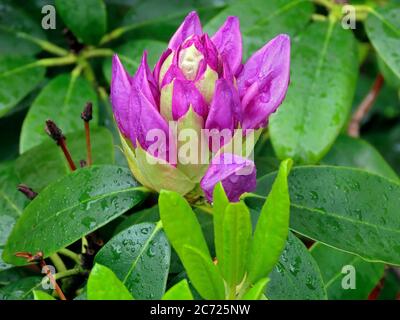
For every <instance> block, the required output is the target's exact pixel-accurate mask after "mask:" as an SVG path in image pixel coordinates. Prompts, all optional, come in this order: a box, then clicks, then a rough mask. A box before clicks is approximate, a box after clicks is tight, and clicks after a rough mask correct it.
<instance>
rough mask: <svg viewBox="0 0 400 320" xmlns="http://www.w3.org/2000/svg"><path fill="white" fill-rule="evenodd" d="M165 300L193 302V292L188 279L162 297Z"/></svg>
mask: <svg viewBox="0 0 400 320" xmlns="http://www.w3.org/2000/svg"><path fill="white" fill-rule="evenodd" d="M162 299H163V300H193V294H192V291H191V290H190V288H189V283H188V281H187V280H186V279H183V280H181V281H179V282H178V283H177V284H175V285H174V286H173V287H171V288H170V289H169V290H168V291H167V292H166V293H165V294H164V296H163V297H162Z"/></svg>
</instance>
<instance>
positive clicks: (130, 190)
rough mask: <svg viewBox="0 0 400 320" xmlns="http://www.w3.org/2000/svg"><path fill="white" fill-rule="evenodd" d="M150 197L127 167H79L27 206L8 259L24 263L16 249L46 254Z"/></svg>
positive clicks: (5, 254)
mask: <svg viewBox="0 0 400 320" xmlns="http://www.w3.org/2000/svg"><path fill="white" fill-rule="evenodd" d="M145 197H146V191H145V189H144V188H142V187H138V185H137V182H136V181H135V180H134V179H133V178H132V175H131V173H130V171H129V170H128V169H126V168H122V167H116V166H108V165H107V166H92V167H87V168H83V169H79V170H77V171H75V172H74V173H72V174H70V175H67V176H65V177H63V178H61V179H59V180H57V181H56V182H54V183H53V184H50V185H49V186H48V187H46V188H45V189H44V190H43V191H42V192H41V193H40V194H39V195H38V196H37V197H36V198H35V199H34V200H32V201H31V202H30V203H29V205H28V206H27V207H26V208H25V210H24V212H23V214H22V216H21V217H20V218H19V219H18V221H17V224H16V225H15V227H14V229H13V231H12V232H11V235H10V236H9V238H8V241H7V244H6V246H5V248H4V252H3V259H4V261H6V262H8V263H11V264H14V265H24V264H26V261H25V260H24V259H21V258H18V257H15V256H14V254H15V252H20V251H27V252H37V251H43V253H44V256H45V257H48V256H50V255H52V254H53V253H55V252H57V251H58V250H59V249H61V248H64V247H66V246H68V245H70V244H72V243H73V242H75V241H77V240H78V239H80V238H82V237H83V236H85V235H87V234H89V233H92V232H93V231H94V230H96V229H98V228H100V227H102V226H103V225H105V224H107V223H108V222H110V221H111V220H113V219H115V218H117V217H118V216H120V215H121V214H123V213H124V212H126V211H127V210H129V209H130V208H132V207H134V206H135V205H137V204H139V203H140V202H141V201H142V200H143V199H144V198H145Z"/></svg>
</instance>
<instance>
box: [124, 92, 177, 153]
mask: <svg viewBox="0 0 400 320" xmlns="http://www.w3.org/2000/svg"><path fill="white" fill-rule="evenodd" d="M129 102H130V104H129V112H130V114H129V119H130V133H131V134H130V139H131V142H132V144H133V145H134V146H136V141H138V142H139V144H140V146H141V147H142V148H143V149H144V150H148V149H149V147H150V146H152V145H153V143H154V142H156V141H155V140H157V138H154V136H152V135H148V134H150V133H154V134H157V136H163V137H165V141H164V142H165V143H163V144H162V146H161V148H159V150H160V152H157V153H153V152H150V153H151V154H152V155H153V156H155V157H159V158H161V159H163V160H166V161H168V150H169V138H170V134H169V128H168V124H167V122H166V121H165V120H164V118H163V117H162V116H161V115H160V113H159V112H158V110H157V109H156V106H154V105H152V103H151V102H150V101H149V100H148V99H147V97H146V95H145V94H144V93H143V92H142V91H141V90H140V88H139V87H138V86H132V91H131V95H130V101H129ZM151 130H157V131H151Z"/></svg>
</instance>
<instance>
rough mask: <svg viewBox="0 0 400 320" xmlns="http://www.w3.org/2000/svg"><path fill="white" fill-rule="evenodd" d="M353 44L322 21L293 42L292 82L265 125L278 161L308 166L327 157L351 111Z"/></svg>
mask: <svg viewBox="0 0 400 320" xmlns="http://www.w3.org/2000/svg"><path fill="white" fill-rule="evenodd" d="M355 45H356V43H355V41H354V37H353V35H352V33H351V32H349V31H348V30H344V29H343V28H342V26H341V25H340V24H329V23H325V22H314V23H312V24H311V25H310V26H309V27H307V29H306V30H304V32H303V33H302V34H301V36H299V38H298V39H296V40H294V41H293V45H292V52H293V54H292V59H291V83H290V85H289V90H288V92H287V95H286V98H285V100H284V102H283V104H282V105H281V106H280V107H279V108H278V111H277V112H276V113H275V114H274V115H272V116H271V119H270V125H269V130H270V131H269V132H270V134H271V142H272V145H273V147H274V150H275V152H276V154H277V156H278V158H280V159H285V158H288V157H290V158H292V159H293V160H294V162H295V163H305V164H312V163H316V162H318V161H319V160H320V159H321V158H322V157H323V156H324V155H325V154H326V153H327V151H328V150H329V148H330V146H331V145H332V144H333V142H334V141H335V139H336V137H337V136H338V134H339V132H340V130H341V128H342V127H343V125H344V123H345V121H346V120H347V116H348V114H349V111H350V108H351V102H352V99H353V95H354V91H355V85H356V78H357V68H358V62H357V55H356V54H355V52H356V51H355Z"/></svg>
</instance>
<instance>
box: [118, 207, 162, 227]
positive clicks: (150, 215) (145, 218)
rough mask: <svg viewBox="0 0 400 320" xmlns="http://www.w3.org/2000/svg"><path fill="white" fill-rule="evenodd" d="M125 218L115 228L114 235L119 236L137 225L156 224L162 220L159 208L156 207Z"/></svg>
mask: <svg viewBox="0 0 400 320" xmlns="http://www.w3.org/2000/svg"><path fill="white" fill-rule="evenodd" d="M123 218H125V220H124V221H122V222H121V223H120V224H119V225H118V226H117V227H116V228H115V231H114V234H117V233H119V232H121V231H123V230H125V229H128V228H129V227H131V226H133V225H135V224H139V223H142V222H154V223H156V222H158V221H159V220H160V214H159V213H158V206H157V205H155V206H154V207H151V208H147V209H143V210H140V211H138V212H134V213H132V214H131V215H130V216H128V217H125V216H123Z"/></svg>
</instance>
